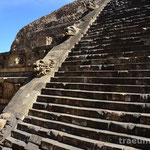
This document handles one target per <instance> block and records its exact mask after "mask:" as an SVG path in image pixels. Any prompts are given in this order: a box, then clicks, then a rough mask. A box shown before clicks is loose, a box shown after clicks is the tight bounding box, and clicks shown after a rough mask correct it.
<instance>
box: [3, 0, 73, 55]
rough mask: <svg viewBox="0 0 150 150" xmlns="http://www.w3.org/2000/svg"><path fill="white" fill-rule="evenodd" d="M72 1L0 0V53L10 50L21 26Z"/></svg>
mask: <svg viewBox="0 0 150 150" xmlns="http://www.w3.org/2000/svg"><path fill="white" fill-rule="evenodd" d="M73 1H74V0H0V53H1V52H6V51H9V50H10V46H11V44H12V42H13V40H14V38H15V36H16V34H17V32H18V31H19V30H20V29H21V28H22V27H23V26H25V25H27V24H28V23H30V22H32V21H34V20H36V19H38V18H40V17H42V16H44V15H47V14H49V13H50V12H52V11H54V10H56V9H58V8H60V7H62V6H64V5H65V4H68V3H70V2H73Z"/></svg>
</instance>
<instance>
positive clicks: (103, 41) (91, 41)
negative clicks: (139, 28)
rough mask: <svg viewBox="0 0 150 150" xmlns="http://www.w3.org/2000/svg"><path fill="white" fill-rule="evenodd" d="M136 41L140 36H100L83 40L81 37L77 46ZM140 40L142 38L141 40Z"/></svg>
mask: <svg viewBox="0 0 150 150" xmlns="http://www.w3.org/2000/svg"><path fill="white" fill-rule="evenodd" d="M95 34H97V35H98V34H99V32H95ZM131 40H132V42H134V43H135V42H136V41H140V40H141V37H140V36H137V37H129V38H121V39H109V37H108V39H102V38H100V37H99V38H97V39H89V40H86V39H85V40H84V39H82V40H81V41H80V42H79V43H78V44H77V46H80V47H84V46H87V43H88V44H89V45H91V46H93V45H95V44H112V45H113V44H121V43H122V44H125V43H126V44H128V43H129V42H131ZM141 41H142V40H141Z"/></svg>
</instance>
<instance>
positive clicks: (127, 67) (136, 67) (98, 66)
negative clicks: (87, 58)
mask: <svg viewBox="0 0 150 150" xmlns="http://www.w3.org/2000/svg"><path fill="white" fill-rule="evenodd" d="M141 69H150V63H146V62H144V63H122V64H113V63H112V64H101V63H100V64H96V65H86V64H85V65H84V64H83V65H66V66H62V67H61V68H60V69H59V71H81V70H82V71H100V70H141Z"/></svg>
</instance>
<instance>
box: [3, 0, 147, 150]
mask: <svg viewBox="0 0 150 150" xmlns="http://www.w3.org/2000/svg"><path fill="white" fill-rule="evenodd" d="M149 25H150V1H149V0H111V2H110V3H109V4H108V5H107V6H106V7H105V9H104V10H103V11H102V13H101V14H100V15H99V16H98V18H97V20H96V21H95V22H94V23H93V24H92V25H91V27H90V29H89V31H88V32H87V34H86V35H85V36H84V37H83V38H82V40H81V41H80V42H79V43H78V44H77V45H76V46H75V48H74V49H72V52H71V53H70V54H69V56H68V58H67V59H66V60H65V62H64V63H63V65H62V67H61V68H60V69H59V71H58V72H57V73H56V74H55V77H53V78H52V79H51V81H50V82H49V83H47V85H46V87H45V88H43V89H42V91H41V95H39V96H38V98H37V101H36V102H35V103H34V104H33V107H32V109H30V110H29V114H28V116H26V117H25V118H24V120H23V121H20V122H18V125H17V127H16V129H15V130H14V131H13V132H12V133H11V136H10V137H8V138H7V139H6V140H5V141H4V143H3V145H2V147H3V149H4V148H5V149H7V148H8V149H9V148H10V149H13V150H23V149H36V150H38V149H42V150H50V149H52V150H66V149H69V150H80V149H86V150H103V149H105V150H112V149H113V150H132V149H133V150H134V149H143V150H148V149H150V104H149V102H150V40H149V37H150V28H149Z"/></svg>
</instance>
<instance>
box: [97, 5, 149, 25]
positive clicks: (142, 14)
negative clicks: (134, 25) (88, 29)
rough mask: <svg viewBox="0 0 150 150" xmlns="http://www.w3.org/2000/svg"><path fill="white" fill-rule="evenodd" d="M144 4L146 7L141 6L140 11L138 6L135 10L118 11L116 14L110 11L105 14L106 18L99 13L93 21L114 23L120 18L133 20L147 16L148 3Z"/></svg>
mask: <svg viewBox="0 0 150 150" xmlns="http://www.w3.org/2000/svg"><path fill="white" fill-rule="evenodd" d="M146 6H147V9H146V7H145V8H144V7H143V8H141V11H139V9H140V8H139V7H138V8H137V7H136V10H134V12H132V13H131V12H130V13H128V12H127V13H125V12H123V11H122V12H121V13H119V12H118V14H116V13H115V14H114V12H112V13H111V14H109V15H108V16H107V18H104V17H105V16H104V15H103V16H101V15H100V16H99V17H98V18H97V20H96V21H95V23H100V22H102V23H103V24H109V23H114V22H117V21H118V22H119V21H120V20H122V21H124V22H125V21H126V20H130V21H135V20H137V19H139V18H142V17H145V16H149V9H148V7H149V4H148V5H146ZM126 10H127V9H126Z"/></svg>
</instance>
